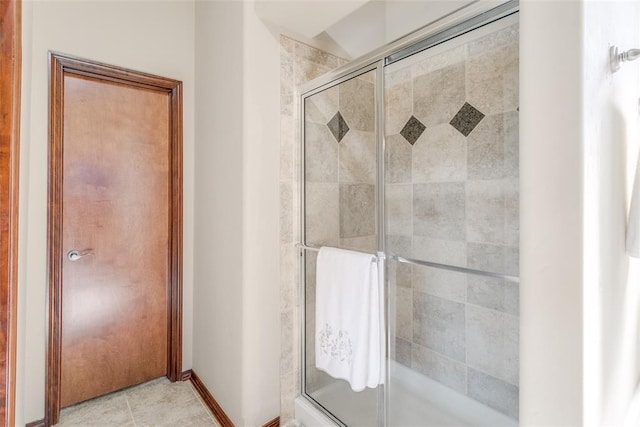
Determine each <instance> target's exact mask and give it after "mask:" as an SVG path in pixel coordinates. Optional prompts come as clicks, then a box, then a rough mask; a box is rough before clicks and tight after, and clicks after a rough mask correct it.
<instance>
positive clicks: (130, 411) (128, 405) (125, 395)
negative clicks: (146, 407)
mask: <svg viewBox="0 0 640 427" xmlns="http://www.w3.org/2000/svg"><path fill="white" fill-rule="evenodd" d="M122 394H124V400H125V401H126V402H127V408H128V409H129V415H130V416H131V421H133V427H136V426H137V424H136V419H135V418H134V417H133V411H132V410H131V405H130V404H129V397H128V396H127V392H126V391H125V392H123V393H122Z"/></svg>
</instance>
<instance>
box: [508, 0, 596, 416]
mask: <svg viewBox="0 0 640 427" xmlns="http://www.w3.org/2000/svg"><path fill="white" fill-rule="evenodd" d="M520 11H521V12H520V230H521V234H520V322H521V323H520V423H521V425H522V426H560V425H563V426H579V425H582V421H583V419H582V405H583V399H582V391H583V388H582V339H583V325H582V320H583V317H582V316H583V311H582V299H583V289H582V283H583V271H582V266H583V254H582V248H583V235H582V233H583V230H582V220H583V206H584V204H583V200H582V188H583V161H582V158H583V129H582V123H583V121H582V109H581V106H582V101H583V98H582V97H583V94H582V81H581V79H580V76H581V75H582V58H583V55H582V28H583V27H582V3H581V2H579V1H567V2H543V1H535V0H525V1H523V2H521V8H520Z"/></svg>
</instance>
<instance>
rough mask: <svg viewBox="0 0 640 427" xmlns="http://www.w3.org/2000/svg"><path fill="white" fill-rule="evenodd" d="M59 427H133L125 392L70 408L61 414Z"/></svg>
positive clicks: (63, 410)
mask: <svg viewBox="0 0 640 427" xmlns="http://www.w3.org/2000/svg"><path fill="white" fill-rule="evenodd" d="M56 425H57V426H65V427H66V426H96V427H97V426H105V427H107V426H109V427H111V426H113V427H115V426H133V425H134V424H133V418H132V416H131V411H129V406H128V405H127V398H126V397H125V395H124V393H123V392H118V393H112V394H108V395H106V396H103V397H99V398H96V399H92V400H88V401H86V402H82V403H79V404H77V405H73V406H69V407H67V408H64V409H62V411H61V412H60V421H59V422H58V424H56Z"/></svg>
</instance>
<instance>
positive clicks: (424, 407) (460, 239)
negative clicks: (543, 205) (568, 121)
mask: <svg viewBox="0 0 640 427" xmlns="http://www.w3.org/2000/svg"><path fill="white" fill-rule="evenodd" d="M385 102H386V105H385V109H386V111H385V132H386V153H385V168H386V171H385V173H386V176H385V205H386V219H385V221H386V224H385V230H386V231H385V237H386V245H387V247H386V251H387V253H388V254H392V255H399V256H402V257H406V258H413V259H416V260H423V261H429V262H435V263H440V264H448V265H452V266H458V267H465V268H470V269H474V270H482V271H486V272H492V273H501V274H506V275H511V276H518V246H519V241H518V239H519V224H518V222H519V212H518V204H519V202H518V199H519V183H518V21H517V15H514V16H510V17H507V18H503V19H501V20H499V21H496V22H494V23H492V24H488V25H485V26H484V27H481V28H479V29H477V30H474V31H471V32H469V33H466V34H464V35H463V36H460V37H457V38H455V39H452V40H450V41H448V42H446V43H442V44H440V45H438V46H436V47H433V48H430V49H428V50H425V51H423V52H420V53H417V54H415V55H413V56H411V57H408V58H406V59H403V60H402V61H398V62H396V63H394V64H391V65H390V66H388V67H386V68H385ZM387 285H388V286H389V298H390V300H389V316H388V318H389V327H390V332H389V336H390V346H391V354H390V356H391V359H392V360H391V362H390V363H391V367H392V369H391V370H390V372H391V379H390V383H389V385H390V387H389V389H388V393H387V395H388V397H387V404H388V409H389V414H388V420H389V424H390V425H392V426H395V425H456V426H459V425H517V421H516V419H517V415H518V359H519V355H518V342H519V338H518V325H519V318H518V306H519V302H518V300H519V298H518V289H519V288H518V285H517V283H514V282H508V281H505V280H502V279H494V278H490V277H483V276H477V275H472V274H465V273H458V272H453V271H448V270H443V269H436V268H431V267H422V266H419V265H412V264H406V263H397V262H392V261H391V262H388V264H387ZM442 396H447V398H446V399H442ZM453 401H455V402H458V403H456V404H455V406H453V407H452V406H451V405H452V404H451V403H449V402H453ZM453 409H455V410H453ZM467 409H468V411H467ZM469 411H471V412H469ZM462 413H468V414H471V415H469V416H466V415H465V416H464V417H462V418H461V415H460V414H462ZM407 417H416V418H407Z"/></svg>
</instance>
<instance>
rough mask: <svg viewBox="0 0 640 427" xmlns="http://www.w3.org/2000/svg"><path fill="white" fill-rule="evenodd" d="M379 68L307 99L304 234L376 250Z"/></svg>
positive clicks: (315, 241) (313, 240)
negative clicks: (377, 92)
mask: <svg viewBox="0 0 640 427" xmlns="http://www.w3.org/2000/svg"><path fill="white" fill-rule="evenodd" d="M374 90H375V71H371V72H368V73H366V74H362V75H360V76H358V77H355V78H353V79H351V80H347V81H345V82H343V83H341V84H339V85H337V86H333V87H331V88H329V89H326V90H324V91H322V92H319V93H317V94H315V95H313V96H310V97H308V98H306V99H305V132H304V150H305V151H304V154H305V156H304V157H305V158H304V162H305V171H304V172H305V174H304V177H305V182H304V185H305V230H304V231H305V238H306V243H307V244H309V245H317V246H333V247H341V248H346V249H353V250H359V251H362V252H370V253H374V252H376V209H375V206H376V205H375V202H376V198H375V184H376V137H375V133H374V131H375V96H374Z"/></svg>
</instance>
